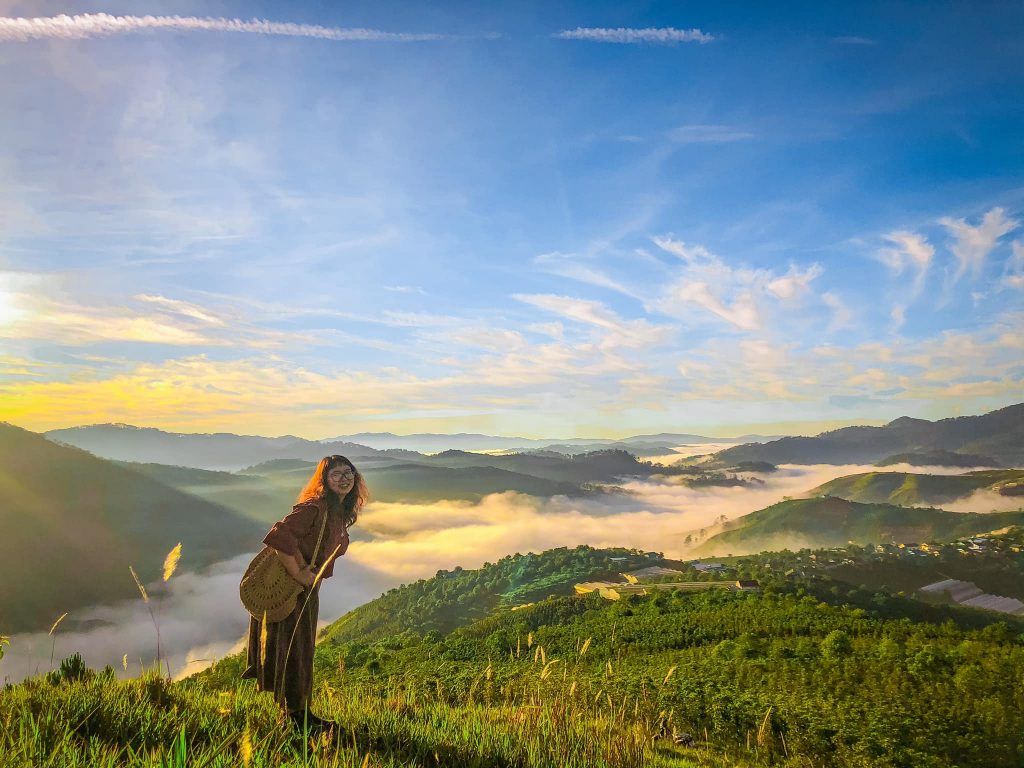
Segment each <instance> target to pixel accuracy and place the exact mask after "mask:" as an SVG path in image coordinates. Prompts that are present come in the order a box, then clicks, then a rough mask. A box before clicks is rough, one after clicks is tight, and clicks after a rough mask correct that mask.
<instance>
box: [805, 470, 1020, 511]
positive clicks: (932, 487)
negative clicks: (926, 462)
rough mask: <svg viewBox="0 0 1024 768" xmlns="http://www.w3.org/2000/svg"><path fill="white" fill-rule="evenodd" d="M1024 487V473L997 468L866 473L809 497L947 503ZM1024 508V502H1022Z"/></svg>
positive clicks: (841, 479)
mask: <svg viewBox="0 0 1024 768" xmlns="http://www.w3.org/2000/svg"><path fill="white" fill-rule="evenodd" d="M1022 485H1024V470H1021V469H1002V470H1000V469H996V470H979V471H976V472H965V473H964V474H961V475H927V474H919V473H911V472H864V473H861V474H856V475H846V476H844V477H837V478H836V479H834V480H830V481H828V482H827V483H823V484H822V485H819V486H818V487H816V488H812V489H811V490H810V491H808V492H807V495H808V496H838V497H840V498H843V499H848V500H849V501H859V502H865V503H875V504H899V505H904V506H912V505H918V504H945V503H948V502H951V501H956V500H958V499H965V498H967V497H969V496H970V495H971V494H972V493H974V492H975V491H979V490H983V489H984V490H988V491H991V492H992V493H993V494H998V495H1000V496H1006V497H1011V496H1015V495H1017V494H1018V493H1019V492H1020V491H1019V490H1018V489H1020V488H1021V486H1022ZM1021 506H1022V507H1024V500H1021Z"/></svg>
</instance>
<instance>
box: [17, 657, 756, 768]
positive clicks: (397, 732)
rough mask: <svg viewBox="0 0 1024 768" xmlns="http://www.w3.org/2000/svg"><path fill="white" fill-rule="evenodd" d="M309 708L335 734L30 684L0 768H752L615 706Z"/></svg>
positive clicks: (413, 691) (336, 692)
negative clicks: (678, 739) (331, 721)
mask: <svg viewBox="0 0 1024 768" xmlns="http://www.w3.org/2000/svg"><path fill="white" fill-rule="evenodd" d="M549 679H551V678H550V676H549ZM314 702H315V704H316V706H317V708H318V709H320V710H321V711H323V712H325V713H326V714H327V715H329V716H331V717H333V718H335V719H336V720H337V721H338V722H339V723H340V724H341V725H339V727H337V728H336V729H334V730H333V731H332V732H330V733H329V734H328V735H325V736H321V737H318V738H313V739H309V740H304V739H302V738H301V736H298V735H297V734H296V732H295V731H294V730H292V729H290V728H289V727H288V726H287V724H286V723H285V721H284V720H283V718H282V715H281V712H280V709H279V707H278V706H277V705H276V704H275V702H274V700H273V697H272V696H271V695H270V694H261V693H259V692H257V691H256V690H255V687H254V686H253V685H252V684H250V683H246V684H244V685H242V686H240V687H239V688H237V689H235V690H229V691H218V690H215V689H212V688H210V687H209V686H207V685H206V684H205V683H203V682H202V681H200V680H197V679H188V680H184V681H180V682H177V683H172V682H169V681H168V680H167V679H166V678H165V677H163V676H162V674H161V673H160V669H159V667H154V668H151V669H150V670H148V671H147V672H146V673H145V674H143V676H141V677H139V678H136V679H132V680H116V679H115V678H114V677H113V675H112V674H110V673H100V674H98V675H96V674H90V675H86V676H84V677H83V678H82V679H79V680H73V681H63V682H59V683H56V684H55V683H54V682H52V679H51V680H48V679H47V678H45V677H38V678H33V679H31V680H28V681H26V682H25V683H23V684H20V685H17V686H8V687H7V688H5V689H4V690H3V691H0V724H2V728H0V755H3V756H4V760H3V765H4V766H5V768H6V766H43V765H48V766H66V767H67V768H72V767H73V766H142V765H159V766H168V767H170V766H175V767H176V768H177V767H178V766H181V767H182V768H184V766H186V765H187V766H190V767H192V766H225V765H247V766H276V765H282V764H286V763H287V764H289V765H307V766H317V767H319V766H325V767H326V766H331V767H334V766H345V767H348V766H351V767H352V768H369V767H370V766H374V767H380V768H399V767H400V766H401V767H405V766H410V767H411V766H452V767H453V768H459V767H460V766H465V767H466V768H498V767H503V766H524V767H525V766H538V767H543V768H556V766H557V767H558V768H602V767H606V768H612V767H614V768H640V766H664V767H665V768H668V767H669V766H674V767H675V768H683V767H684V766H706V767H707V768H721V767H724V766H736V767H737V768H738V767H740V766H749V765H753V764H754V763H752V762H750V761H747V760H743V759H741V758H739V757H734V758H730V757H728V756H726V755H724V754H722V753H721V752H718V751H709V749H708V748H707V747H706V746H704V747H703V748H696V749H690V750H685V751H680V750H677V749H675V748H673V747H671V746H661V745H662V744H663V742H656V741H654V736H655V727H654V726H655V724H654V723H650V722H647V721H644V720H642V719H641V720H634V719H633V718H631V717H623V716H622V714H621V711H620V708H619V707H617V706H616V707H604V706H603V705H601V706H596V707H594V706H589V705H583V703H582V700H581V698H580V697H569V696H561V697H551V698H546V699H545V700H543V701H540V702H538V703H531V702H530V701H528V700H522V701H519V702H518V703H508V702H505V703H501V704H496V705H491V706H488V705H486V704H484V703H482V702H481V701H475V700H474V701H469V700H467V701H463V702H458V703H450V702H448V701H446V700H445V699H444V696H443V695H442V696H437V695H433V694H432V693H431V692H430V691H429V690H427V689H426V688H423V687H420V688H416V687H409V686H408V685H406V684H405V683H404V681H401V680H390V681H386V682H384V683H382V684H381V685H380V686H373V687H367V686H350V687H336V686H332V685H330V684H327V683H321V684H318V685H317V687H316V690H315V693H314Z"/></svg>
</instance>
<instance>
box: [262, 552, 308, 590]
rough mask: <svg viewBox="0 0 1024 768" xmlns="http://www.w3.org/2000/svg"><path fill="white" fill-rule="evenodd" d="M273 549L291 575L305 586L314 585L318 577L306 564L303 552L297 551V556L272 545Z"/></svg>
mask: <svg viewBox="0 0 1024 768" xmlns="http://www.w3.org/2000/svg"><path fill="white" fill-rule="evenodd" d="M271 549H273V550H274V554H275V555H277V559H278V560H280V561H281V565H283V566H284V569H285V570H286V571H287V572H288V575H289V576H291V577H292V578H293V579H295V580H296V581H297V582H299V584H301V585H302V586H304V587H311V586H313V580H314V579H315V578H316V577H315V575H314V573H313V571H311V570H310V568H309V566H308V565H306V561H305V558H303V557H302V555H301V553H296V556H295V557H293V556H291V555H289V554H287V553H286V552H282V551H281V550H279V549H276V548H274V547H271Z"/></svg>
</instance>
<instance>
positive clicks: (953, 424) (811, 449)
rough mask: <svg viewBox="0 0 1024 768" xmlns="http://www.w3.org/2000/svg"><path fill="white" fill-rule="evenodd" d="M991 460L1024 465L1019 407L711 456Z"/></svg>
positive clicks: (898, 422) (794, 460)
mask: <svg viewBox="0 0 1024 768" xmlns="http://www.w3.org/2000/svg"><path fill="white" fill-rule="evenodd" d="M936 450H941V451H948V452H952V453H965V454H977V455H982V456H991V457H992V458H994V459H996V460H997V461H999V462H1001V463H1002V464H1003V465H1005V466H1011V467H1012V466H1024V403H1018V404H1016V405H1011V406H1007V407H1006V408H1001V409H999V410H996V411H991V412H989V413H986V414H983V415H981V416H958V417H955V418H949V419H940V420H939V421H926V420H924V419H912V418H909V417H907V416H901V417H900V418H898V419H895V420H893V421H891V422H889V423H888V424H886V425H885V426H882V427H858V426H854V427H843V428H841V429H836V430H831V431H828V432H822V433H821V434H819V435H817V436H815V437H783V438H781V439H779V440H773V441H771V442H768V443H763V444H748V445H739V446H736V447H733V448H726V449H725V450H723V451H719V452H718V453H716V454H715V456H716V457H717V458H721V459H724V460H726V461H730V462H739V461H768V462H771V463H772V464H872V463H874V462H876V461H881V460H884V459H886V458H887V457H889V456H892V455H893V454H900V453H927V452H930V451H936Z"/></svg>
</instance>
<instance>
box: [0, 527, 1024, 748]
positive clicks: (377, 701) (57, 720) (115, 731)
mask: <svg viewBox="0 0 1024 768" xmlns="http://www.w3.org/2000/svg"><path fill="white" fill-rule="evenodd" d="M630 555H632V556H635V557H642V555H641V553H627V556H630ZM618 556H622V553H621V552H615V551H601V550H591V549H589V548H586V547H580V548H576V549H575V550H551V551H549V552H545V553H542V554H541V555H529V556H522V555H518V556H510V557H508V558H503V559H502V560H501V561H499V562H498V563H495V564H491V565H488V566H485V567H484V568H482V569H480V570H478V571H460V572H456V574H455V575H454V576H453V575H452V574H450V573H439V574H438V576H436V577H435V578H434V579H429V580H425V581H423V582H417V583H416V584H413V585H408V586H405V587H402V588H400V589H398V590H395V591H393V592H392V593H389V596H385V597H382V598H379V599H378V601H375V602H377V603H379V604H381V605H384V604H385V603H387V605H386V606H385V607H386V608H387V610H386V611H385V612H387V613H392V614H395V618H396V619H397V620H398V621H399V624H397V625H395V626H392V627H378V628H377V629H378V630H380V631H378V632H376V633H375V634H374V635H373V636H372V637H371V634H370V633H368V632H367V631H366V630H367V627H363V628H360V629H358V631H355V632H350V633H349V634H348V635H347V636H346V635H345V634H344V633H343V632H341V631H337V630H339V629H340V628H341V627H343V626H345V622H344V620H343V622H339V623H336V624H335V625H333V627H332V628H331V629H332V631H330V632H328V633H327V634H326V637H325V638H324V639H323V640H322V642H321V643H320V646H319V647H318V651H317V658H316V679H317V685H316V689H315V692H314V709H315V710H317V711H319V712H321V713H323V714H325V715H327V716H329V717H332V718H334V719H336V720H338V721H340V722H341V723H343V724H344V726H345V728H344V729H343V730H341V731H340V732H339V733H337V734H336V737H337V741H336V742H335V743H333V744H331V745H324V746H319V747H316V748H315V749H314V751H313V753H312V754H311V755H310V756H309V758H308V761H307V759H306V758H305V757H304V756H303V747H302V745H301V743H300V744H298V745H297V744H296V742H295V741H292V740H290V739H289V738H287V735H286V734H284V733H282V731H281V729H280V728H279V727H278V725H277V724H276V722H275V719H274V713H273V706H272V704H271V702H270V701H269V697H268V696H266V695H257V694H254V691H253V687H252V684H251V683H244V684H241V685H239V684H238V683H237V658H230V659H227V660H225V661H224V662H222V663H221V664H219V665H217V667H216V668H215V669H213V670H210V671H209V672H207V673H204V674H201V675H199V676H196V677H194V678H191V679H189V680H186V681H182V682H181V683H176V684H166V683H164V682H161V681H159V680H158V679H156V678H146V679H142V680H133V681H125V682H116V681H113V680H109V679H107V680H103V679H102V678H93V679H86V680H83V681H79V682H64V683H60V684H59V685H56V686H51V685H50V684H48V683H43V682H42V681H37V682H35V683H32V684H30V685H21V686H15V687H13V688H11V689H8V690H5V691H2V692H0V721H2V722H4V723H5V724H7V727H6V728H5V729H4V730H3V731H2V732H0V752H3V753H5V754H6V755H7V756H8V757H9V763H10V764H12V765H26V766H27V765H34V764H44V763H47V762H48V761H49V760H50V758H51V757H53V758H58V757H59V761H57V762H54V763H53V764H60V765H69V766H70V765H76V766H77V765H110V766H113V765H143V764H150V763H149V760H148V755H149V753H150V752H151V751H154V750H155V754H157V755H162V756H164V757H165V764H167V765H181V766H184V765H186V764H189V765H192V764H197V763H198V762H203V763H204V764H207V763H210V764H213V761H214V760H218V759H219V760H220V761H226V762H227V763H237V762H239V761H240V752H241V741H242V735H243V733H246V734H248V736H249V738H250V740H251V742H252V743H253V745H254V747H255V752H256V754H255V758H254V763H255V764H256V765H265V764H281V763H284V762H286V761H290V763H291V762H294V763H296V764H299V763H302V764H309V765H317V766H320V765H324V766H326V765H332V766H339V765H344V766H352V768H356V766H360V765H367V764H368V765H374V766H382V767H383V766H389V767H391V768H397V767H398V766H410V767H411V766H414V765H416V766H425V765H436V764H443V765H448V766H455V767H462V766H465V767H466V768H469V767H470V766H473V768H507V767H510V766H520V767H521V768H532V766H538V767H540V766H543V767H544V768H549V767H550V768H554V766H559V767H560V768H561V767H562V766H566V767H568V768H583V766H587V767H588V768H589V766H607V767H608V768H611V767H612V766H615V767H616V768H633V766H636V768H639V766H641V765H643V766H650V767H651V768H670V766H671V767H673V768H693V767H694V766H702V767H703V768H718V767H719V766H723V767H724V766H731V767H732V768H746V767H747V766H750V767H753V766H767V765H774V766H778V767H780V768H807V767H808V766H811V765H814V766H822V767H823V768H825V767H830V768H831V767H836V768H838V767H839V766H857V767H858V768H861V767H866V766H869V765H870V766H872V768H897V767H899V768H903V767H904V766H909V765H914V766H929V767H930V768H938V767H939V766H945V765H948V764H949V763H950V760H955V762H956V764H957V765H960V766H962V768H982V767H983V766H984V768H1003V767H1005V768H1009V767H1010V766H1016V765H1018V764H1019V761H1020V760H1021V759H1022V758H1024V746H1022V745H1021V743H1020V740H1019V733H1020V732H1021V729H1022V728H1024V714H1022V713H1024V706H1021V705H1022V704H1024V699H1022V697H1024V692H1022V691H1021V690H1020V689H1019V686H1016V684H1015V680H1014V679H1013V678H1012V676H1008V675H1006V674H1005V670H1006V669H1007V668H1018V667H1019V666H1020V665H1022V664H1024V646H1022V645H1021V642H1020V640H1019V638H1018V637H1016V635H1015V633H1018V634H1019V633H1020V631H1021V630H1022V629H1024V622H1020V621H1009V622H1008V623H1006V624H1002V623H1000V619H1001V618H1002V617H997V616H988V615H983V614H982V613H981V612H976V611H967V610H964V609H957V608H950V607H945V606H932V605H926V604H923V603H918V602H916V601H910V600H903V599H901V598H898V597H891V598H886V599H885V601H884V609H880V610H874V608H875V605H876V603H875V601H874V600H873V599H872V595H871V594H870V593H865V594H863V595H861V594H854V592H850V593H849V594H848V595H847V594H846V593H845V591H842V590H837V589H836V588H835V587H832V588H830V586H829V585H830V584H831V583H832V582H819V581H814V580H812V581H804V582H800V583H793V582H787V581H784V580H779V579H777V578H774V577H772V576H771V575H770V574H762V573H758V572H752V573H748V574H744V575H754V576H758V577H760V578H762V582H763V583H764V584H765V586H766V588H767V589H766V591H765V592H764V593H762V594H737V593H726V592H720V591H717V592H705V593H698V594H690V595H683V594H668V593H662V594H658V595H651V596H647V597H641V596H636V597H633V598H628V599H625V600H623V601H621V602H608V601H604V600H602V599H601V598H599V597H597V596H595V595H590V596H586V597H575V596H568V595H565V594H564V592H565V591H566V590H567V589H569V588H571V584H572V582H573V581H574V580H575V579H576V578H577V577H578V574H579V573H581V572H586V573H587V575H593V572H592V571H591V570H590V566H614V567H616V568H617V567H619V565H620V562H621V561H618V560H611V558H612V557H618ZM643 560H645V561H647V560H649V558H647V557H643ZM751 562H752V563H754V565H752V566H750V567H752V568H755V569H756V567H758V566H757V563H758V562H759V561H758V560H757V559H756V558H755V559H753V560H751ZM766 562H767V561H766ZM521 587H526V588H527V592H526V593H521V594H519V595H518V597H520V598H524V597H537V596H538V594H539V593H542V592H544V591H550V592H552V593H555V594H556V595H558V594H561V596H553V597H550V598H547V599H540V600H539V601H538V602H535V603H533V604H531V605H527V606H525V607H522V608H520V609H519V610H510V609H509V607H508V605H507V602H506V600H505V598H506V597H508V596H509V595H510V594H512V593H514V592H515V591H516V590H517V589H518V588H521ZM531 591H532V593H531ZM533 593H537V594H533ZM431 595H435V596H437V597H438V599H440V600H443V601H447V602H450V603H455V604H458V603H460V602H462V601H465V600H470V601H474V600H484V601H490V602H491V603H494V604H496V605H497V606H498V607H497V608H496V609H494V610H491V611H489V612H488V613H487V615H484V616H481V617H474V616H472V615H471V613H470V612H466V611H463V612H462V613H461V614H460V615H459V616H458V617H457V618H455V619H454V621H453V622H452V624H451V625H450V626H449V627H447V628H446V629H445V631H444V632H440V631H434V632H431V631H430V629H428V628H429V627H430V622H431V621H432V617H431V613H430V612H429V611H428V610H425V609H427V608H428V606H427V605H426V603H428V602H429V600H428V599H427V598H428V597H429V596H431ZM875 597H876V598H877V596H875ZM389 598H390V602H389ZM502 605H504V607H502ZM877 605H878V606H881V605H883V603H877ZM862 606H867V607H868V608H869V609H868V610H865V608H864V607H862ZM419 609H423V610H422V611H421V613H415V612H414V613H409V611H410V610H419ZM350 616H351V614H350ZM401 622H405V623H404V624H402V623H401ZM348 624H349V625H351V624H352V621H351V619H349V620H348ZM349 628H350V629H351V627H349ZM398 630H401V631H398ZM423 631H426V632H427V633H426V634H423ZM662 719H665V720H667V721H668V724H669V726H670V729H671V728H679V729H680V730H686V731H689V732H690V733H693V734H694V735H695V736H696V738H697V742H698V745H697V746H696V747H693V748H689V749H686V748H673V747H671V746H670V745H667V744H666V742H664V741H652V737H653V735H654V733H655V732H656V730H657V726H658V723H659V720H662ZM182 731H184V733H185V734H186V736H185V742H186V743H187V744H186V747H185V751H186V755H184V756H183V755H181V754H180V752H181V747H179V746H178V745H177V744H176V743H175V742H176V740H177V739H178V738H179V734H180V733H182ZM705 733H706V734H707V738H708V739H709V740H710V741H709V742H706V743H705V742H704V735H705ZM83 737H87V738H88V739H89V742H88V746H86V739H85V738H83ZM367 755H368V757H367ZM364 761H365V763H364ZM290 763H289V764H290Z"/></svg>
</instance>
